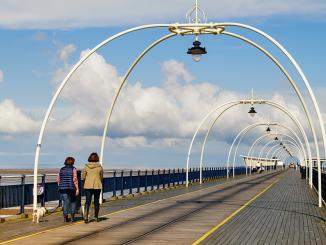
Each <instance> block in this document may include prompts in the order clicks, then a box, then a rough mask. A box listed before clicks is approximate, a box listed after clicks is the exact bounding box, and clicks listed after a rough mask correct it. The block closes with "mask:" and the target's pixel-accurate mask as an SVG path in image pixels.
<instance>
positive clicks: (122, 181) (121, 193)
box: [120, 170, 124, 196]
mask: <svg viewBox="0 0 326 245" xmlns="http://www.w3.org/2000/svg"><path fill="white" fill-rule="evenodd" d="M123 186H124V178H123V170H122V171H121V190H120V195H121V196H123Z"/></svg>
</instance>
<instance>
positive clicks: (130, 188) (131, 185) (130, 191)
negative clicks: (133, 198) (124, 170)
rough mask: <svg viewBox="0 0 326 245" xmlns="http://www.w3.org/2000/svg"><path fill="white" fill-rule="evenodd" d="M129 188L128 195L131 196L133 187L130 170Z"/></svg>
mask: <svg viewBox="0 0 326 245" xmlns="http://www.w3.org/2000/svg"><path fill="white" fill-rule="evenodd" d="M129 176H130V186H129V194H130V195H131V194H132V189H133V188H132V187H133V181H132V170H130V174H129Z"/></svg>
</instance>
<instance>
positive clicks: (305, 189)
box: [203, 170, 326, 245]
mask: <svg viewBox="0 0 326 245" xmlns="http://www.w3.org/2000/svg"><path fill="white" fill-rule="evenodd" d="M316 204H317V195H316V193H315V192H314V191H313V190H312V189H310V187H309V186H308V183H307V181H306V180H302V179H301V178H300V176H299V173H298V171H296V170H290V171H288V172H287V175H286V176H284V177H283V178H282V179H281V180H280V181H279V182H278V183H277V184H275V185H274V186H273V187H272V188H271V189H270V190H269V191H267V192H266V193H264V194H263V195H262V196H260V197H259V198H258V199H257V200H256V201H255V202H253V203H252V204H250V205H249V206H248V207H247V208H245V209H244V210H242V211H241V212H240V213H239V214H238V215H237V216H236V217H234V218H233V219H232V220H230V221H229V222H228V223H226V224H225V225H223V226H222V227H221V228H220V229H218V230H217V231H216V232H215V233H213V234H212V235H211V236H210V237H208V238H207V239H206V240H205V242H204V243H203V244H241V245H242V244H250V245H251V244H326V224H325V217H326V210H325V207H323V208H318V206H317V205H316Z"/></svg>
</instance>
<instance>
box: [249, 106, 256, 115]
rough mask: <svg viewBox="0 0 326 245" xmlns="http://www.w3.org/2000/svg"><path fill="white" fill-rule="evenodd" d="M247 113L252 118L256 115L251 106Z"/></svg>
mask: <svg viewBox="0 0 326 245" xmlns="http://www.w3.org/2000/svg"><path fill="white" fill-rule="evenodd" d="M248 113H249V114H250V116H251V117H254V116H255V115H256V114H257V112H256V110H255V108H254V107H253V106H252V107H251V108H250V110H249V111H248Z"/></svg>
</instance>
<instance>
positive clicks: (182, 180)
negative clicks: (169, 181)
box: [181, 168, 184, 185]
mask: <svg viewBox="0 0 326 245" xmlns="http://www.w3.org/2000/svg"><path fill="white" fill-rule="evenodd" d="M183 183H184V181H183V168H182V169H181V185H183Z"/></svg>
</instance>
